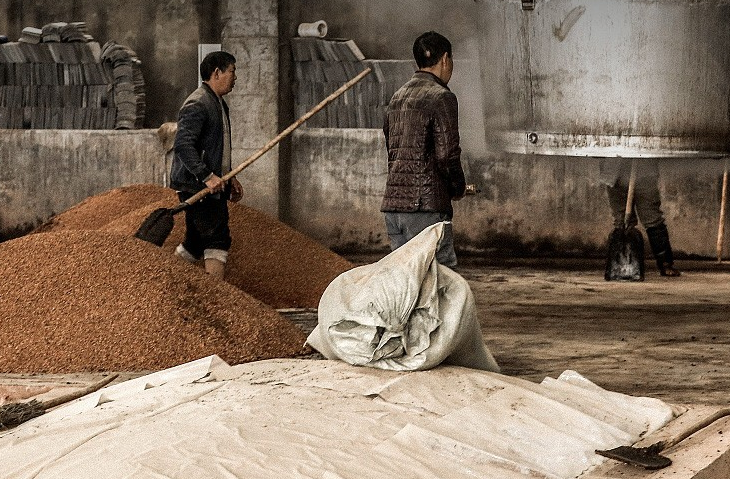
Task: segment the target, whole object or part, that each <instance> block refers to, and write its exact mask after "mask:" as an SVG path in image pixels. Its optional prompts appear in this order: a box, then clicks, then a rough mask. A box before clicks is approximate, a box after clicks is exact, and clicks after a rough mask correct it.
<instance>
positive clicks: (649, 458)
mask: <svg viewBox="0 0 730 479" xmlns="http://www.w3.org/2000/svg"><path fill="white" fill-rule="evenodd" d="M660 451H661V447H657V444H654V445H651V446H649V447H631V446H619V447H615V448H613V449H609V450H607V451H601V450H598V449H596V454H599V455H601V456H604V457H608V458H610V459H615V460H617V461H621V462H625V463H626V464H632V465H634V466H640V467H643V468H644V469H663V468H665V467H667V466H670V465H671V464H672V460H671V459H669V458H668V457H665V456H662V455H660V454H659V452H660Z"/></svg>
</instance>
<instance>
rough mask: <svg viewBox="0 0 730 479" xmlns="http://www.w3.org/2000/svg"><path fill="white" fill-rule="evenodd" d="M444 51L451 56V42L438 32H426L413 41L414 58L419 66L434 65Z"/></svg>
mask: <svg viewBox="0 0 730 479" xmlns="http://www.w3.org/2000/svg"><path fill="white" fill-rule="evenodd" d="M444 53H448V54H449V56H451V42H450V41H449V40H447V39H446V37H445V36H443V35H441V34H439V33H436V32H426V33H424V34H423V35H421V36H420V37H418V38H416V41H415V42H413V58H415V59H416V65H418V68H428V67H432V66H434V65H435V64H437V63H438V61H439V60H440V59H441V57H442V56H443V55H444Z"/></svg>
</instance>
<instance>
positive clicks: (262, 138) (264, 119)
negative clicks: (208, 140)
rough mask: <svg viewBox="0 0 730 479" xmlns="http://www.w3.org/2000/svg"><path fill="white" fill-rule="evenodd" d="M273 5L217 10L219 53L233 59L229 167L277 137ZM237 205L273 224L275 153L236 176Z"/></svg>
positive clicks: (251, 1)
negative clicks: (239, 189)
mask: <svg viewBox="0 0 730 479" xmlns="http://www.w3.org/2000/svg"><path fill="white" fill-rule="evenodd" d="M278 7H279V4H278V0H228V1H224V2H223V5H222V8H221V16H222V25H223V32H222V36H221V43H222V48H223V50H225V51H228V52H230V53H232V54H233V55H234V56H235V57H236V74H237V77H238V80H237V82H236V87H235V88H234V89H233V91H232V92H231V93H229V94H228V95H227V96H226V101H227V102H228V105H229V106H230V109H231V128H232V145H231V146H232V150H233V165H234V167H235V166H236V165H240V164H241V163H243V162H244V161H245V160H246V159H247V158H248V157H249V156H251V155H252V154H254V153H255V152H256V151H258V150H259V149H260V148H261V147H263V146H264V145H266V144H267V143H268V142H269V141H270V140H271V139H273V138H274V137H275V136H276V135H277V134H278V133H279V132H278V88H279V85H278V84H279V50H278V31H279V30H278V18H277V14H278ZM238 179H239V181H240V182H241V183H242V184H243V189H244V190H243V191H244V196H243V202H244V203H245V204H247V205H249V206H252V207H254V208H257V209H259V210H262V211H264V212H266V213H268V214H270V215H272V216H274V217H277V218H278V209H279V200H278V191H279V150H278V147H274V148H272V149H271V150H270V151H269V152H268V153H266V154H265V155H264V156H262V157H261V158H259V159H258V160H256V162H255V163H253V164H252V165H251V166H249V167H247V168H246V169H245V170H243V171H242V172H241V173H239V174H238Z"/></svg>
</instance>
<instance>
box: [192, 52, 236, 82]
mask: <svg viewBox="0 0 730 479" xmlns="http://www.w3.org/2000/svg"><path fill="white" fill-rule="evenodd" d="M234 63H236V57H234V56H233V55H231V54H230V53H228V52H210V53H208V54H207V55H206V56H205V58H203V61H202V62H200V78H201V79H202V80H203V81H208V80H210V76H211V75H212V74H213V72H214V71H215V69H216V68H219V69H220V71H222V72H224V71H226V69H227V68H228V67H229V66H231V65H233V64H234Z"/></svg>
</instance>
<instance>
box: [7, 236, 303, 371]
mask: <svg viewBox="0 0 730 479" xmlns="http://www.w3.org/2000/svg"><path fill="white" fill-rule="evenodd" d="M0 257H1V258H2V259H3V260H2V262H0V275H2V277H3V293H2V295H0V321H2V323H1V324H2V335H0V371H2V372H23V373H65V372H82V371H89V372H91V371H149V370H158V369H163V368H167V367H171V366H174V365H177V364H181V363H184V362H188V361H192V360H195V359H199V358H201V357H205V356H208V355H211V354H217V355H219V356H220V357H221V358H223V360H225V361H227V362H229V363H230V364H238V363H243V362H248V361H253V360H259V359H268V358H275V357H292V356H297V355H301V354H306V353H307V352H309V350H308V349H307V348H305V347H304V346H303V344H304V341H305V339H306V337H305V336H304V333H303V332H302V331H301V330H300V329H298V328H297V327H296V326H295V325H293V324H292V323H291V322H289V321H288V320H286V319H285V318H283V317H282V316H280V315H279V314H278V313H277V312H276V310H274V309H272V308H271V307H270V306H268V305H266V304H263V303H261V302H260V301H258V300H256V299H255V298H253V297H251V296H249V295H248V294H246V293H245V292H243V291H241V290H240V289H238V288H236V287H234V286H233V285H231V284H228V283H226V282H223V281H216V280H215V279H213V278H210V277H209V276H207V275H206V274H205V273H204V272H203V271H202V270H201V269H199V268H191V267H190V266H189V265H188V264H186V263H185V262H184V261H182V260H180V259H179V258H176V257H174V256H173V255H171V254H169V252H167V251H164V250H162V249H160V248H158V247H156V246H154V245H152V244H149V243H146V242H144V241H140V240H137V239H135V238H130V237H125V236H122V235H119V234H114V233H108V232H100V231H75V230H67V231H58V232H46V233H43V234H32V235H27V236H25V237H22V238H18V239H14V240H11V241H7V242H4V243H1V244H0Z"/></svg>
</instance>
